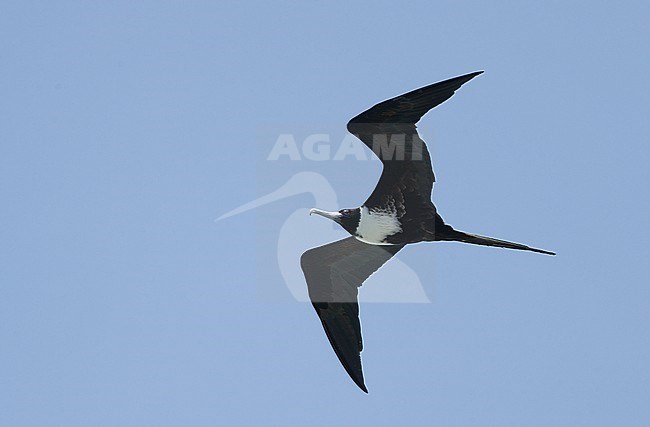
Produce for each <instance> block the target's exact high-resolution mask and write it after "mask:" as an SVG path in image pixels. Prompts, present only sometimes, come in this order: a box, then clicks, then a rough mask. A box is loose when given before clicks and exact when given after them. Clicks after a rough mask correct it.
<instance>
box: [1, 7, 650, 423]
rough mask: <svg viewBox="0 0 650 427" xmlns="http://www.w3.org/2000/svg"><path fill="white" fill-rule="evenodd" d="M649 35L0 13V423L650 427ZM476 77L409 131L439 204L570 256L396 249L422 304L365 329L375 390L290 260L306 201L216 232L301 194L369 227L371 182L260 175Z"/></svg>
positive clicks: (439, 22) (526, 25) (364, 12)
mask: <svg viewBox="0 0 650 427" xmlns="http://www.w3.org/2000/svg"><path fill="white" fill-rule="evenodd" d="M649 12H650V6H649V5H648V3H647V2H640V1H639V2H636V1H630V2H625V3H621V4H615V3H612V2H557V1H555V2H520V3H517V4H513V3H512V2H497V3H495V2H456V1H454V2H452V1H448V2H413V3H403V4H402V3H400V4H397V3H394V2H377V3H375V4H373V5H372V6H371V5H370V3H355V4H348V3H346V2H330V3H313V2H305V3H297V2H296V3H293V2H273V3H271V2H268V3H267V2H252V3H247V4H242V3H238V2H198V1H197V2H169V1H160V2H158V1H156V2H154V1H141V2H126V1H116V2H70V1H67V2H66V1H60V2H34V1H6V2H3V4H2V6H0V36H1V40H2V43H1V46H2V48H1V49H0V53H1V55H2V61H1V62H2V66H1V67H0V73H1V76H2V78H1V79H0V87H1V90H0V93H2V96H1V97H0V117H1V121H2V126H0V139H1V141H2V143H1V144H0V200H2V209H0V241H1V242H2V245H0V341H1V342H2V351H0V383H1V384H2V387H1V388H0V424H1V425H4V426H22V425H65V426H75V425H79V426H84V425H96V426H123V425H206V426H207V425H331V424H332V423H336V424H337V425H342V426H347V425H371V424H372V425H387V426H388V425H396V424H397V423H399V424H404V425H445V426H467V425H527V426H548V425H566V426H574V425H626V426H636V425H638V426H641V425H648V423H649V422H650V409H648V404H647V402H648V401H649V399H650V365H649V364H648V360H650V340H648V332H647V328H648V325H649V324H650V290H649V287H648V279H647V276H648V268H647V260H648V255H649V251H648V244H649V243H650V235H649V233H648V231H647V225H648V218H650V202H649V197H648V189H647V183H648V181H649V178H650V172H649V169H648V162H649V161H650V149H649V148H648V141H649V136H650V125H649V122H648V109H649V108H648V107H649V105H648V99H650V90H649V89H650V84H649V79H648V77H647V69H648V65H649V62H648V58H647V47H646V44H647V40H649V39H650V30H649V29H648V25H647V17H648V16H649V15H648V14H649ZM475 70H485V73H484V74H483V75H481V76H479V77H477V78H476V79H474V80H472V81H471V82H470V83H468V84H467V85H465V86H464V87H463V88H462V89H461V90H460V91H459V92H458V93H457V94H456V95H455V96H454V97H453V98H452V99H451V100H449V101H448V102H447V103H445V104H444V105H443V106H441V107H439V108H437V109H436V110H434V111H433V112H431V113H430V114H429V115H428V116H426V117H425V118H424V119H423V120H422V122H421V124H420V129H421V131H422V133H423V136H424V137H425V139H426V140H427V141H428V143H429V146H430V150H431V152H432V156H433V159H434V168H435V172H436V175H437V179H438V182H437V184H436V189H435V191H434V201H435V203H436V205H437V206H438V209H439V211H440V213H441V214H442V216H443V217H444V218H445V219H446V220H447V221H448V222H449V223H451V224H452V225H454V226H455V227H457V228H460V229H462V230H466V231H470V232H476V233H480V234H485V235H489V236H494V237H498V238H503V239H508V240H514V241H518V242H522V243H526V244H530V245H533V246H537V247H541V248H544V249H549V250H554V251H556V252H557V253H558V256H556V257H547V256H542V255H538V254H529V253H519V252H514V251H506V250H501V249H496V248H482V247H474V246H470V245H461V244H451V243H448V244H447V243H440V244H429V245H417V246H413V247H408V248H406V249H405V250H403V251H402V252H401V253H400V257H399V261H400V262H403V263H405V264H406V265H408V266H409V267H410V268H411V269H412V270H413V271H415V272H416V273H417V277H418V278H419V280H420V281H421V282H422V286H423V288H424V291H425V292H426V294H427V295H428V298H429V299H430V301H431V302H430V303H426V304H383V303H378V304H365V305H363V306H362V308H361V310H362V322H363V328H364V329H363V331H364V339H365V341H364V344H365V349H364V352H363V362H364V370H365V376H366V384H367V386H368V388H369V390H370V394H369V395H365V394H364V393H362V392H360V391H359V390H358V389H357V388H356V387H355V386H354V384H353V383H352V382H351V381H350V380H349V378H348V377H347V375H346V374H345V372H344V371H343V369H342V368H341V366H340V365H339V363H338V361H337V360H336V357H335V356H334V353H333V352H332V351H331V349H330V347H329V344H328V343H327V340H326V338H325V335H324V333H323V331H322V329H321V326H320V323H319V322H318V319H317V318H316V316H315V313H314V311H313V309H312V307H311V306H310V305H309V304H305V303H298V302H295V301H293V300H292V299H291V298H290V293H288V292H287V290H286V286H285V283H284V281H283V277H282V275H281V273H280V271H279V267H278V266H277V265H276V263H275V259H276V249H277V248H276V246H275V245H276V243H277V239H278V233H279V230H280V227H281V226H282V224H283V221H284V220H285V219H286V218H288V217H289V216H290V215H292V214H293V213H295V212H296V211H297V210H299V209H305V208H311V207H313V204H314V199H313V198H312V197H310V195H309V194H300V195H296V196H293V197H289V198H286V199H283V200H281V201H277V202H276V203H272V204H268V205H265V206H263V207H260V208H258V209H256V210H252V211H248V212H246V213H243V214H241V215H237V216H233V217H230V218H227V219H224V220H222V221H218V222H215V221H214V220H215V218H217V217H219V216H220V215H222V214H223V213H225V212H227V211H229V210H231V209H233V208H236V207H237V206H240V205H242V204H245V203H247V202H249V201H251V200H254V199H255V198H257V197H258V196H260V195H262V194H266V193H267V192H269V191H273V190H274V189H276V188H278V187H280V186H281V185H283V183H284V182H286V180H288V179H289V178H290V177H291V176H292V175H291V174H292V173H295V172H299V171H317V172H318V173H319V174H321V175H323V176H324V177H325V178H326V179H327V181H328V183H329V185H331V187H332V188H333V189H334V191H335V192H336V196H337V199H338V202H339V203H340V205H341V206H346V207H354V206H358V205H359V204H360V203H362V202H363V200H365V198H366V197H367V195H368V194H369V192H370V191H371V189H372V187H373V186H374V184H375V182H376V179H377V178H378V176H379V164H378V163H376V162H367V161H358V162H355V161H353V160H352V159H346V160H345V162H338V163H336V162H335V161H326V162H316V161H307V160H302V161H299V162H294V163H291V164H290V166H287V163H290V162H285V163H282V162H277V164H275V163H274V162H265V161H264V160H263V158H264V157H263V155H264V153H267V151H266V149H267V148H268V145H267V144H269V143H272V142H273V137H274V135H275V134H273V131H274V130H277V129H282V130H285V129H288V132H290V131H295V132H309V131H311V129H314V132H315V131H322V129H327V130H328V132H330V131H331V132H341V134H339V135H343V131H344V126H345V123H346V122H347V120H348V119H349V118H351V117H352V116H354V115H356V114H358V113H359V112H361V111H362V110H364V109H365V108H367V107H369V106H371V105H372V104H374V103H376V102H378V101H381V100H383V99H386V98H389V97H392V96H395V95H398V94H400V93H402V92H405V91H408V90H411V89H414V88H417V87H419V86H423V85H426V84H430V83H433V82H436V81H439V80H443V79H446V78H449V77H453V76H456V75H460V74H464V73H468V72H471V71H475ZM336 126H340V127H339V128H336ZM295 129H298V130H295ZM337 138H339V136H336V138H333V140H334V141H338V139H337ZM319 207H320V208H323V209H328V208H333V207H330V206H319ZM321 220H322V219H321ZM323 221H324V220H323ZM311 223H313V224H314V225H313V227H314V228H313V231H311V232H310V231H309V230H311V229H310V228H306V229H305V231H304V233H301V235H300V236H296V240H297V241H298V240H300V239H303V238H309V239H319V237H320V236H321V235H320V234H319V233H318V232H317V231H316V230H318V229H319V228H318V227H322V226H323V223H322V222H321V221H318V220H316V219H313V221H311ZM330 231H331V230H330ZM269 242H270V243H269ZM321 243H327V241H322V242H321ZM296 262H297V260H296ZM380 273H381V271H380ZM378 275H379V273H378ZM395 285H396V286H399V284H395ZM283 287H284V288H283ZM270 289H273V290H278V289H279V290H281V291H280V292H276V291H272V292H269V290H270ZM283 289H284V290H283ZM282 290H283V291H282ZM283 292H284V293H283ZM362 292H363V289H362Z"/></svg>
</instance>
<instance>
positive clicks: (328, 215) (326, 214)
mask: <svg viewBox="0 0 650 427" xmlns="http://www.w3.org/2000/svg"><path fill="white" fill-rule="evenodd" d="M311 214H316V215H320V216H324V217H325V218H329V219H331V220H332V221H336V220H337V219H339V218H341V213H340V212H328V211H323V210H320V209H316V208H314V209H310V210H309V215H311Z"/></svg>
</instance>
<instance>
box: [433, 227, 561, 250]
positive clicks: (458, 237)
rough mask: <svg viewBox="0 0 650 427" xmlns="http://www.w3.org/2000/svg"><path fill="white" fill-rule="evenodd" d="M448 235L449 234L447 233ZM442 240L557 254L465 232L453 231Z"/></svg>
mask: <svg viewBox="0 0 650 427" xmlns="http://www.w3.org/2000/svg"><path fill="white" fill-rule="evenodd" d="M445 234H447V233H445ZM441 240H449V241H456V242H464V243H471V244H474V245H483V246H496V247H499V248H508V249H518V250H521V251H531V252H537V253H540V254H547V255H555V252H551V251H545V250H543V249H537V248H531V247H530V246H526V245H522V244H521V243H514V242H508V241H506V240H499V239H494V238H492V237H486V236H479V235H478V234H470V233H465V232H463V231H458V230H453V233H450V235H448V236H445V237H444V238H442V239H441Z"/></svg>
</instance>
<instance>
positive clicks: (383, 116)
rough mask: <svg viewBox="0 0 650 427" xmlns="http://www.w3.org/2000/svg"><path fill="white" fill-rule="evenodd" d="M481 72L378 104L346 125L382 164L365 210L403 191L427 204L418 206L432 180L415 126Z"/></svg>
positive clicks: (382, 203) (430, 168) (428, 193)
mask: <svg viewBox="0 0 650 427" xmlns="http://www.w3.org/2000/svg"><path fill="white" fill-rule="evenodd" d="M482 72H483V71H477V72H474V73H470V74H466V75H464V76H459V77H454V78H453V79H449V80H445V81H443V82H439V83H434V84H432V85H429V86H425V87H423V88H420V89H416V90H414V91H411V92H408V93H405V94H404V95H400V96H398V97H395V98H392V99H389V100H387V101H384V102H380V103H379V104H377V105H375V106H374V107H372V108H370V109H368V110H366V111H364V112H363V113H361V114H359V115H358V116H356V117H354V118H353V119H352V120H350V121H349V122H348V131H349V132H350V133H352V134H354V135H356V136H357V137H358V138H359V139H360V140H361V141H363V143H364V144H366V146H368V148H370V149H371V150H372V151H373V152H374V153H375V155H377V156H378V157H379V159H380V160H381V162H382V163H383V164H384V169H383V171H382V174H381V178H380V179H379V182H378V183H377V186H376V187H375V190H374V191H373V193H372V194H371V195H370V197H369V198H368V200H367V201H366V203H365V205H366V206H368V207H384V206H385V205H386V203H389V202H388V201H387V198H389V197H390V198H391V199H393V200H395V199H396V197H395V196H397V199H398V200H399V199H400V198H402V199H403V197H401V196H400V194H402V193H403V191H404V189H405V188H408V189H411V190H412V191H414V192H415V193H416V194H419V195H422V196H424V197H425V198H426V199H427V200H425V201H423V202H422V203H425V204H426V203H430V200H428V199H429V198H430V195H431V190H432V189H433V183H434V182H435V176H434V174H433V168H432V167H431V157H430V156H429V151H428V150H427V147H426V144H425V143H424V141H423V140H422V139H421V138H420V136H419V135H418V132H417V128H416V126H415V124H416V123H417V122H418V121H419V120H420V118H422V116H424V115H425V114H426V113H427V112H428V111H429V110H431V109H432V108H433V107H435V106H437V105H439V104H441V103H443V102H444V101H446V100H447V99H449V98H451V96H452V95H453V94H454V92H455V91H456V90H458V89H459V88H460V87H461V86H462V85H463V84H464V83H467V82H468V81H470V80H471V79H473V78H474V77H476V76H478V75H479V74H481V73H482Z"/></svg>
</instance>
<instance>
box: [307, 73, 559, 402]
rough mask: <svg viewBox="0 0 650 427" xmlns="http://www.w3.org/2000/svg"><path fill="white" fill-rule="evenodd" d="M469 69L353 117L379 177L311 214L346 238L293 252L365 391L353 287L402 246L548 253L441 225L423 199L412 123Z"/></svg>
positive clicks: (423, 169)
mask: <svg viewBox="0 0 650 427" xmlns="http://www.w3.org/2000/svg"><path fill="white" fill-rule="evenodd" d="M481 73H483V71H477V72H474V73H470V74H466V75H463V76H459V77H454V78H452V79H449V80H445V81H442V82H439V83H434V84H432V85H429V86H425V87H423V88H420V89H416V90H414V91H412V92H408V93H406V94H404V95H400V96H398V97H395V98H392V99H389V100H387V101H384V102H381V103H379V104H377V105H375V106H373V107H372V108H370V109H369V110H367V111H364V112H363V113H361V114H359V115H358V116H356V117H354V118H353V119H352V120H350V122H349V123H348V131H349V132H350V133H352V134H354V135H355V136H357V137H358V138H359V139H360V140H361V141H362V142H363V143H364V144H365V145H366V146H368V148H370V149H371V150H373V152H374V153H375V154H376V155H377V156H378V157H379V159H380V160H381V162H382V163H383V171H382V174H381V177H380V178H379V182H378V183H377V186H376V187H375V190H374V191H373V192H372V194H371V195H370V197H369V198H368V200H366V202H365V203H364V204H363V205H361V207H358V208H354V209H342V210H340V211H338V212H328V211H323V210H320V209H312V210H311V211H310V214H312V213H315V214H318V215H321V216H324V217H326V218H329V219H331V220H333V221H335V222H336V223H338V224H340V225H341V226H342V227H343V228H344V229H345V230H346V231H347V232H349V233H350V234H351V235H352V237H348V238H346V239H343V240H340V241H338V242H334V243H330V244H328V245H324V246H321V247H318V248H314V249H310V250H308V251H307V252H305V253H304V254H303V255H302V257H301V267H302V270H303V272H304V274H305V279H306V281H307V287H308V290H309V297H310V300H311V302H312V304H313V306H314V308H315V309H316V313H317V314H318V317H319V318H320V320H321V322H322V324H323V328H324V329H325V333H326V334H327V338H328V339H329V341H330V344H331V345H332V347H333V349H334V351H335V352H336V355H337V356H338V358H339V360H340V361H341V364H342V365H343V367H344V368H345V370H346V371H347V373H348V374H349V375H350V377H351V378H352V380H353V381H354V382H355V383H356V384H357V385H358V386H359V387H360V388H361V389H362V390H363V391H365V392H366V393H367V392H368V390H367V389H366V386H365V384H364V380H363V372H362V369H361V350H362V340H361V324H360V322H359V304H358V298H357V295H358V287H360V286H361V285H362V283H363V282H364V281H365V280H366V279H367V278H368V277H369V276H370V275H371V274H372V273H373V272H375V271H376V270H377V269H378V268H379V267H381V266H382V265H383V264H384V263H385V262H386V261H388V260H389V259H390V258H391V257H392V256H393V255H395V254H396V253H397V252H398V251H399V250H400V249H402V248H403V247H404V246H405V245H407V244H409V243H417V242H423V241H426V242H432V241H440V240H442V241H457V242H464V243H472V244H476V245H484V246H497V247H500V248H508V249H519V250H525V251H532V252H538V253H543V254H548V255H555V253H553V252H549V251H545V250H542V249H535V248H531V247H529V246H526V245H522V244H519V243H513V242H508V241H505V240H499V239H494V238H491V237H485V236H479V235H477V234H470V233H465V232H463V231H459V230H456V229H454V228H453V227H451V226H450V225H449V224H446V223H445V222H444V221H443V219H442V217H441V216H440V215H439V214H438V212H437V211H436V207H435V206H434V205H433V203H432V202H431V191H432V189H433V183H434V182H435V177H434V174H433V169H432V167H431V158H430V156H429V152H428V150H427V147H426V145H425V143H424V141H422V139H421V138H420V136H419V135H418V133H417V129H416V126H415V124H416V123H417V122H418V121H419V120H420V118H422V116H423V115H425V114H426V113H427V112H428V111H429V110H431V109H432V108H434V107H435V106H437V105H439V104H441V103H443V102H444V101H446V100H447V99H449V98H450V97H451V96H452V95H453V94H454V92H455V91H456V90H458V89H459V88H460V87H461V86H462V85H463V84H464V83H466V82H468V81H469V80H471V79H473V78H474V77H476V76H478V75H479V74H481Z"/></svg>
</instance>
